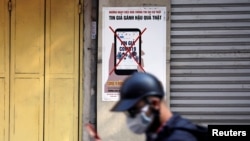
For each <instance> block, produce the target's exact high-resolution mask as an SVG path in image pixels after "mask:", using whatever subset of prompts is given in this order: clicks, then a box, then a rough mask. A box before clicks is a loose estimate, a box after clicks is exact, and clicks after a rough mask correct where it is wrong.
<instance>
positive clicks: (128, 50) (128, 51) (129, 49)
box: [109, 26, 147, 75]
mask: <svg viewBox="0 0 250 141" xmlns="http://www.w3.org/2000/svg"><path fill="white" fill-rule="evenodd" d="M109 29H110V30H111V31H112V32H113V33H114V35H115V36H116V38H117V39H118V40H119V41H120V42H121V44H122V45H123V46H124V47H125V48H128V47H127V46H126V45H125V44H124V42H123V41H122V40H121V39H120V37H119V36H118V35H117V34H115V31H114V29H112V27H110V26H109ZM146 29H147V28H144V29H143V31H142V32H141V34H140V35H139V36H138V37H137V38H136V39H135V41H134V43H133V44H131V46H130V47H129V48H128V49H127V51H126V53H124V54H123V56H122V57H121V58H120V60H119V62H118V63H117V64H116V65H115V66H114V68H113V69H112V70H111V71H110V72H109V75H111V74H112V73H113V71H114V70H115V68H116V67H117V66H118V65H119V64H120V62H121V61H122V59H123V58H124V57H125V55H126V54H127V53H129V54H130V55H131V56H132V57H133V59H134V61H135V62H136V63H137V65H138V66H139V67H140V68H141V70H142V71H143V72H145V70H144V69H143V67H142V66H141V65H140V64H139V63H138V62H137V61H136V59H135V57H134V55H132V54H131V52H130V51H131V48H132V47H133V45H135V43H136V42H137V41H138V39H139V38H140V37H141V35H142V34H143V33H144V32H145V31H146Z"/></svg>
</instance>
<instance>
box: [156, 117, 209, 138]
mask: <svg viewBox="0 0 250 141" xmlns="http://www.w3.org/2000/svg"><path fill="white" fill-rule="evenodd" d="M160 134H161V136H162V137H164V136H165V138H168V139H169V140H172V139H174V140H175V139H179V138H182V140H185V141H197V140H204V139H206V134H207V127H205V126H201V125H198V124H195V123H193V122H191V121H190V120H188V119H186V118H183V117H182V116H180V115H179V114H177V113H174V115H173V116H172V117H171V119H170V120H169V121H168V122H166V124H165V126H164V128H163V129H162V131H161V133H160Z"/></svg>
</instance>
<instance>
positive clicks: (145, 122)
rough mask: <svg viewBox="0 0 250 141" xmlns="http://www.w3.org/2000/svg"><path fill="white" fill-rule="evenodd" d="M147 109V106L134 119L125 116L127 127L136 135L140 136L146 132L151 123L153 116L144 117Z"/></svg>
mask: <svg viewBox="0 0 250 141" xmlns="http://www.w3.org/2000/svg"><path fill="white" fill-rule="evenodd" d="M148 109H149V105H146V106H144V107H143V108H142V109H141V112H140V113H138V114H137V115H136V116H135V117H134V118H132V117H130V116H127V126H128V128H129V129H130V130H131V131H133V132H134V133H136V134H142V133H144V132H145V131H146V130H147V128H148V127H149V125H150V124H151V123H152V121H153V115H151V116H150V117H148V116H147V115H146V112H147V111H148Z"/></svg>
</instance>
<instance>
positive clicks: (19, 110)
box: [9, 0, 45, 141]
mask: <svg viewBox="0 0 250 141" xmlns="http://www.w3.org/2000/svg"><path fill="white" fill-rule="evenodd" d="M10 32H11V39H10V40H11V43H10V58H11V59H10V130H9V132H10V141H42V140H43V121H44V119H43V117H44V49H45V48H44V47H45V44H44V0H35V1H34V0H14V1H12V12H11V31H10Z"/></svg>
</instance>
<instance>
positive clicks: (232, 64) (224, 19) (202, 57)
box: [170, 0, 250, 125]
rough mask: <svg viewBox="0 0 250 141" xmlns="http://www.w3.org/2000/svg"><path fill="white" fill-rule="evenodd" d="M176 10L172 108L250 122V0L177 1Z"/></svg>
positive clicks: (198, 117)
mask: <svg viewBox="0 0 250 141" xmlns="http://www.w3.org/2000/svg"><path fill="white" fill-rule="evenodd" d="M171 11H172V12H171V82H170V86H171V87H170V91H171V94H170V101H171V102H170V106H171V109H172V110H173V111H175V112H179V113H180V114H182V115H183V116H184V117H187V118H189V119H191V120H193V121H194V122H197V123H201V124H205V125H207V124H249V123H250V0H172V1H171Z"/></svg>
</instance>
